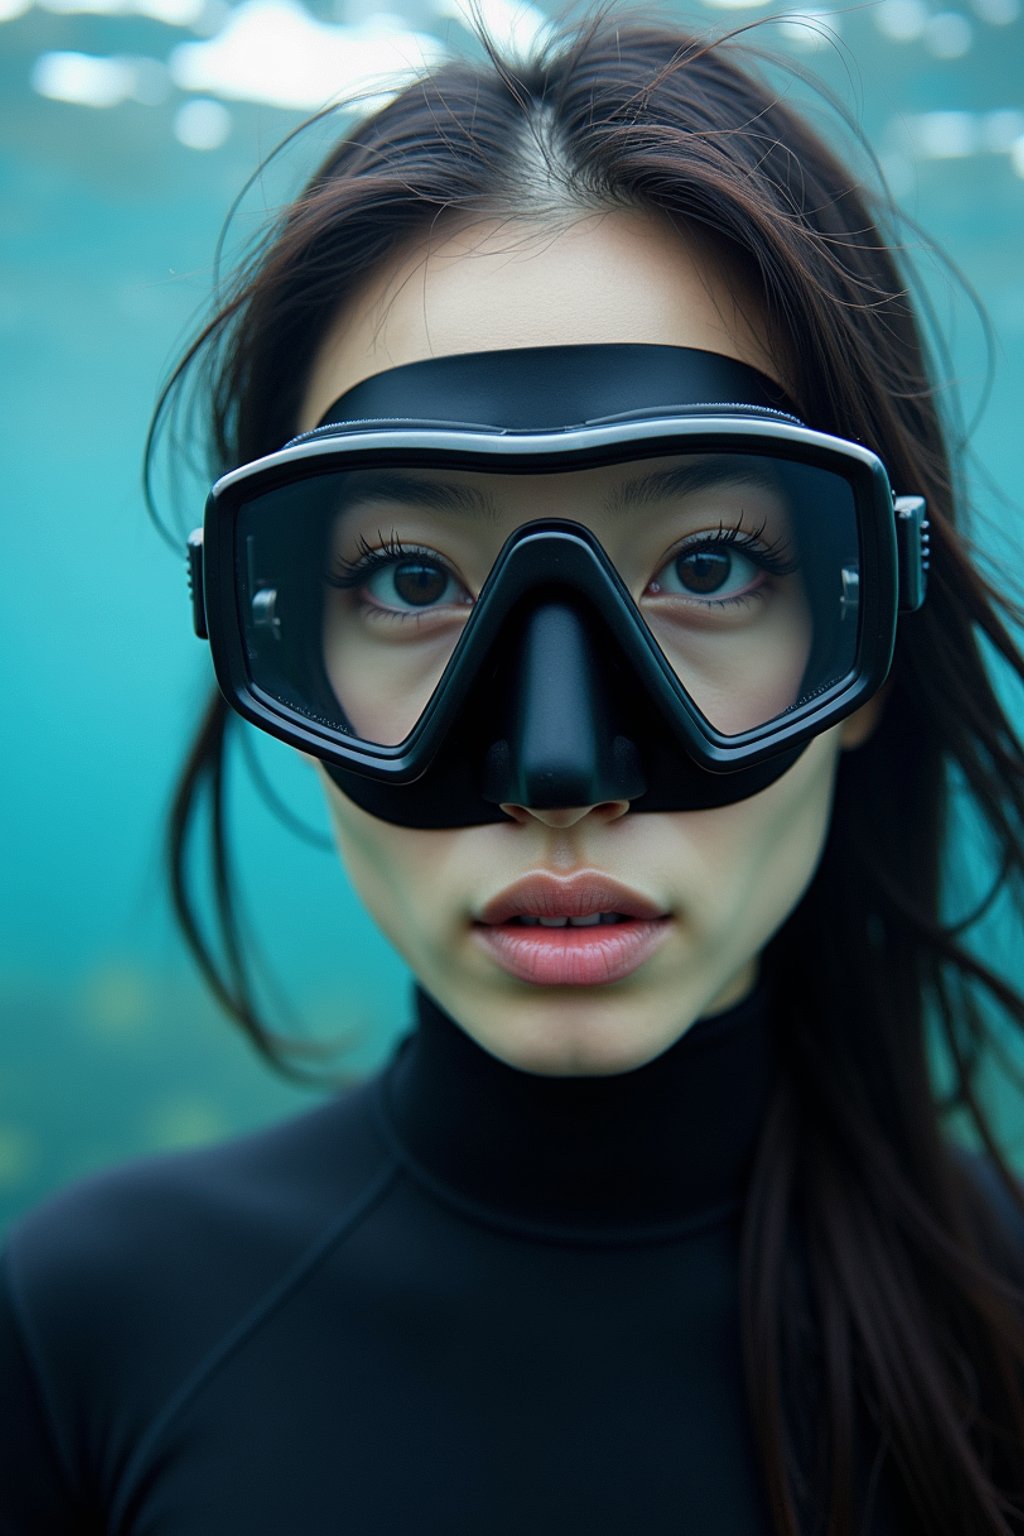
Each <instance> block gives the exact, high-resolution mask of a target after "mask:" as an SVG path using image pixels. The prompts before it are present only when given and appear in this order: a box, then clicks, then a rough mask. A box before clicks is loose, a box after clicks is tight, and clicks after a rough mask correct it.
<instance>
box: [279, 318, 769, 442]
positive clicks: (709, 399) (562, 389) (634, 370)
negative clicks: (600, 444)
mask: <svg viewBox="0 0 1024 1536" xmlns="http://www.w3.org/2000/svg"><path fill="white" fill-rule="evenodd" d="M482 358H488V359H492V360H493V367H491V368H490V369H489V370H488V372H487V376H486V380H483V379H482V378H481V373H480V362H481V359H482ZM612 359H613V360H614V366H611V361H610V360H612ZM428 400H429V402H430V409H431V412H432V413H436V418H435V419H436V420H438V421H443V422H445V423H446V424H448V425H451V424H453V423H456V422H464V423H466V424H472V425H477V426H489V427H502V428H504V429H505V430H507V431H510V432H524V431H531V430H536V429H538V428H540V429H545V430H550V429H551V428H559V427H571V426H582V425H583V423H584V422H588V421H615V420H623V419H626V418H628V417H629V416H630V415H637V414H645V415H646V414H649V412H650V408H651V407H661V408H662V409H668V408H671V409H673V410H686V409H687V408H688V407H691V406H694V405H702V406H710V405H715V406H723V405H735V404H737V403H742V404H743V405H747V406H751V405H753V406H755V407H758V408H760V409H762V410H769V411H774V412H782V413H783V414H785V415H788V416H792V417H793V418H794V420H799V415H800V413H799V412H798V410H797V408H796V406H795V405H794V404H793V402H792V400H790V398H789V396H788V395H787V394H786V392H785V390H783V389H781V388H780V386H779V385H778V384H776V383H774V382H773V380H771V379H769V378H768V376H767V375H766V374H764V373H761V372H760V370H759V369H757V368H752V367H751V366H750V365H749V363H741V362H738V361H737V360H736V359H735V358H732V357H725V356H724V355H722V354H721V353H718V352H704V351H700V350H698V349H697V348H695V347H653V346H649V345H646V344H645V345H635V346H631V345H629V344H628V343H622V342H615V343H608V342H599V343H595V344H593V345H585V346H578V347H517V348H515V349H514V351H513V352H508V351H495V352H490V353H458V354H456V355H454V356H452V357H431V358H425V359H423V360H422V361H421V362H418V363H406V364H404V365H403V366H402V367H400V368H389V369H387V370H386V371H385V372H382V373H375V374H372V375H371V376H370V378H368V379H363V380H362V381H361V383H359V384H354V385H353V386H352V388H351V389H349V390H346V392H345V393H344V394H343V395H341V396H340V397H339V398H338V399H337V400H335V401H334V403H333V405H331V406H329V407H328V409H327V410H326V411H325V412H324V414H323V416H322V417H321V418H320V421H319V423H318V428H317V430H319V429H320V428H323V427H325V426H327V425H328V424H332V423H346V424H351V423H353V422H357V421H359V422H369V421H389V422H390V421H396V420H401V418H402V417H407V418H409V419H410V420H418V421H422V420H423V419H424V403H425V401H428ZM567 400H568V401H571V402H572V404H571V407H570V408H569V409H568V410H567V405H566V402H567ZM624 401H633V402H642V405H643V411H642V412H641V411H639V410H638V408H637V404H636V403H634V404H633V405H632V406H630V407H628V408H627V409H626V410H625V411H623V402H624ZM305 435H309V434H305ZM302 440H303V439H302V438H301V437H300V438H297V439H295V441H297V442H302Z"/></svg>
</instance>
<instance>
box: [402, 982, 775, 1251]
mask: <svg viewBox="0 0 1024 1536" xmlns="http://www.w3.org/2000/svg"><path fill="white" fill-rule="evenodd" d="M418 1012H419V1027H418V1029H417V1030H416V1031H415V1033H414V1034H413V1035H412V1036H411V1037H410V1038H409V1040H408V1041H407V1042H406V1044H405V1046H404V1049H403V1050H402V1051H401V1052H400V1053H399V1056H398V1058H397V1060H396V1062H395V1064H394V1066H393V1068H392V1070H391V1072H390V1074H389V1078H388V1082H387V1084H386V1102H387V1104H388V1106H389V1113H388V1118H389V1120H390V1123H391V1128H392V1132H393V1134H394V1135H395V1136H396V1137H397V1138H398V1140H399V1141H400V1142H401V1144H402V1146H403V1149H404V1152H405V1155H406V1157H407V1158H408V1159H409V1161H410V1162H411V1163H412V1164H413V1165H414V1167H415V1170H416V1172H417V1174H418V1176H419V1177H420V1178H421V1179H423V1180H424V1181H426V1182H429V1183H430V1184H431V1185H432V1187H433V1188H434V1190H435V1192H436V1193H440V1194H441V1195H442V1196H443V1197H444V1198H446V1199H448V1200H450V1201H451V1202H452V1203H454V1204H457V1205H460V1206H462V1207H463V1208H470V1209H472V1210H474V1211H476V1212H477V1213H478V1214H480V1215H481V1216H482V1217H483V1219H486V1220H487V1221H488V1222H491V1223H498V1224H508V1225H510V1226H514V1227H517V1228H518V1229H520V1230H523V1229H526V1228H530V1229H536V1230H538V1231H547V1232H550V1234H551V1235H552V1236H557V1237H559V1238H563V1239H564V1238H566V1237H568V1236H572V1235H577V1236H580V1237H584V1238H586V1237H596V1238H598V1239H607V1240H615V1239H616V1238H619V1237H621V1238H622V1239H623V1240H625V1241H631V1242H635V1241H637V1240H638V1239H641V1240H642V1238H643V1237H644V1236H645V1235H648V1234H649V1235H650V1236H652V1237H657V1236H659V1235H664V1236H670V1235H676V1234H681V1233H683V1232H687V1231H691V1230H696V1229H697V1228H699V1227H702V1226H704V1225H709V1224H711V1223H713V1222H714V1221H716V1220H720V1219H725V1218H726V1216H727V1215H730V1214H732V1213H734V1212H735V1210H736V1209H737V1208H738V1205H739V1203H740V1201H741V1198H742V1195H743V1193H744V1190H745V1187H746V1182H747V1179H748V1177H749V1171H750V1166H751V1161H752V1158H753V1153H754V1147H755V1143H756V1140H757V1136H758V1133H759V1130H760V1127H761V1124H762V1121H763V1118H764V1114H765V1111H766V1109H767V1106H768V1102H769V1100H770V1097H771V1093H772V1088H773V1084H774V1082H775V1079H776V1073H777V1052H776V1046H775V1038H774V1034H773V1028H772V1021H771V1016H770V1010H769V1008H768V1005H767V1000H766V998H765V995H764V992H763V991H761V990H757V991H755V992H754V993H753V994H752V995H751V996H750V997H749V998H747V999H746V1000H745V1001H744V1002H742V1003H740V1004H738V1005H737V1006H735V1007H734V1008H732V1009H730V1010H729V1011H728V1012H726V1013H723V1014H719V1015H718V1016H717V1017H713V1018H709V1019H703V1020H700V1021H698V1022H697V1024H695V1025H694V1026H693V1027H692V1028H691V1029H690V1030H688V1031H687V1033H686V1034H685V1035H684V1036H683V1037H682V1038H681V1039H680V1040H678V1041H677V1042H676V1043H675V1044H674V1045H673V1046H671V1047H670V1048H669V1049H668V1050H667V1051H665V1052H664V1053H663V1054H662V1055H661V1056H659V1057H658V1058H656V1059H655V1060H654V1061H652V1062H650V1063H648V1064H647V1065H645V1066H643V1067H640V1068H638V1069H636V1070H635V1071H632V1072H627V1073H622V1074H615V1075H612V1076H606V1077H568V1078H566V1077H561V1078H558V1077H545V1076H540V1075H538V1074H535V1073H529V1072H523V1071H520V1070H517V1069H516V1068H513V1067H510V1066H508V1065H506V1064H505V1063H504V1062H502V1061H499V1060H497V1059H496V1058H495V1057H493V1056H491V1055H490V1054H489V1053H488V1052H487V1051H485V1050H484V1049H483V1048H482V1047H481V1046H479V1045H477V1044H476V1043H475V1042H474V1041H473V1040H472V1039H471V1038H470V1037H469V1036H468V1035H467V1034H466V1033H465V1031H464V1030H462V1029H461V1028H460V1027H459V1025H457V1024H456V1023H454V1022H453V1021H452V1020H451V1019H450V1018H449V1017H448V1016H447V1014H445V1013H444V1012H442V1010H441V1009H440V1008H439V1007H438V1006H437V1005H436V1004H435V1003H434V1002H433V1001H432V1000H431V999H430V998H429V997H427V996H426V995H425V994H423V993H420V994H419V995H418Z"/></svg>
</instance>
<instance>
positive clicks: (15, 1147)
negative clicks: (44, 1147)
mask: <svg viewBox="0 0 1024 1536" xmlns="http://www.w3.org/2000/svg"><path fill="white" fill-rule="evenodd" d="M38 1158H39V1146H38V1143H37V1141H36V1138H35V1137H34V1136H33V1135H32V1133H31V1131H27V1130H25V1129H24V1128H23V1127H22V1126H20V1125H7V1124H4V1123H3V1122H0V1189H16V1188H17V1187H18V1185H19V1184H23V1183H24V1181H25V1180H26V1179H27V1178H28V1176H29V1174H30V1173H31V1172H32V1171H33V1169H34V1168H35V1165H36V1162H37V1161H38Z"/></svg>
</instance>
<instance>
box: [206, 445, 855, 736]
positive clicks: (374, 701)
mask: <svg viewBox="0 0 1024 1536" xmlns="http://www.w3.org/2000/svg"><path fill="white" fill-rule="evenodd" d="M542 518H544V519H547V518H550V519H559V520H562V521H566V522H570V523H578V524H582V525H584V526H585V527H587V528H589V529H590V530H591V531H592V532H593V533H594V534H595V535H596V537H597V539H598V541H599V542H600V544H601V546H602V548H603V549H604V551H605V552H606V553H607V555H608V557H609V559H610V561H611V562H612V564H613V566H614V567H615V570H616V571H617V573H618V576H619V578H620V579H621V581H622V583H623V584H624V586H625V587H626V589H627V590H628V592H629V594H630V596H631V597H632V599H633V601H634V603H635V605H636V611H638V612H639V614H640V616H641V619H642V621H643V623H644V624H645V625H646V627H647V629H648V631H649V634H650V636H651V637H652V638H653V640H654V641H655V643H656V645H657V647H658V649H659V650H660V652H661V654H662V656H663V658H664V660H665V662H667V664H668V666H669V668H670V669H671V671H672V672H673V673H674V674H675V676H676V677H677V678H678V680H679V682H680V684H681V685H682V687H683V689H685V691H686V693H687V694H688V695H689V697H690V699H691V701H692V702H693V704H695V705H696V707H697V708H698V710H699V711H700V712H701V714H702V715H703V716H704V718H705V720H706V721H707V723H708V724H709V725H710V726H711V727H712V728H713V730H714V731H716V732H718V733H719V734H720V735H723V736H727V737H733V736H740V735H743V734H745V733H747V732H750V731H754V730H757V729H759V728H762V727H764V726H766V725H769V724H771V723H772V722H773V721H775V720H778V719H779V718H780V717H782V716H785V715H788V714H791V713H792V712H794V711H796V710H798V709H799V708H800V707H801V706H803V705H805V704H807V703H809V702H810V701H811V700H814V699H817V698H820V697H821V696H822V695H823V694H826V693H827V692H829V691H830V690H831V689H832V688H833V687H835V686H838V685H839V684H841V683H843V682H844V681H845V680H846V678H847V677H848V676H849V674H850V671H851V669H852V668H853V665H854V662H855V659H856V655H857V639H858V629H859V573H860V549H859V543H858V527H857V513H856V505H855V501H854V496H853V491H852V488H851V486H850V484H849V482H848V481H847V480H846V478H845V477H844V476H843V475H841V474H839V473H836V472H834V471H833V470H830V469H825V468H821V467H819V466H817V465H812V464H808V463H804V462H797V461H792V460H788V459H783V458H780V457H776V456H773V455H767V454H764V455H761V454H750V453H733V452H730V453H728V454H724V453H693V454H689V455H671V456H659V457H658V458H648V459H632V460H628V461H626V460H618V461H616V462H615V463H609V464H602V465H599V466H595V467H591V468H587V469H582V470H570V471H561V472H557V471H556V472H548V473H537V472H535V471H534V470H532V469H531V471H530V472H529V473H527V474H511V473H509V472H508V471H507V469H504V468H503V469H502V471H501V472H497V473H490V472H487V471H483V470H479V469H475V468H474V469H473V470H465V469H456V468H452V469H448V468H445V467H439V465H438V464H437V463H436V462H435V463H433V464H432V465H430V466H429V467H428V466H424V467H422V468H417V467H415V466H413V467H410V466H408V465H403V466H401V467H400V468H398V467H394V466H387V465H382V466H380V467H379V468H360V469H356V470H352V471H348V472H340V471H332V472H329V473H323V474H317V475H312V476H307V477H305V478H303V479H301V480H296V481H293V482H291V483H287V484H282V485H280V486H278V487H277V488H275V489H273V490H270V491H268V492H266V493H265V494H263V495H261V496H259V497H255V498H253V499H252V500H250V501H247V502H245V503H244V504H243V505H242V507H241V508H240V511H239V516H238V522H237V534H236V545H235V550H236V572H235V578H236V580H235V586H236V593H237V598H238V603H239V610H240V619H241V624H242V628H243V632H244V641H245V648H246V655H247V658H248V665H249V669H250V678H251V682H252V684H253V686H254V687H255V688H257V689H258V690H259V691H260V692H262V693H263V694H265V695H266V696H268V697H269V698H270V699H271V700H272V701H275V702H276V703H278V704H282V705H284V706H285V707H286V708H288V709H289V710H292V711H294V712H296V713H298V714H299V715H302V716H304V717H306V718H307V719H310V720H312V721H313V722H315V723H317V724H319V725H321V726H326V727H328V728H329V729H331V730H333V731H336V732H339V733H341V734H344V735H348V736H350V737H355V738H358V739H360V740H362V741H364V742H366V743H368V744H372V745H375V746H396V745H398V744H399V743H400V742H402V741H404V740H405V738H406V737H407V736H408V735H409V734H410V732H411V731H412V730H413V728H414V727H415V725H416V723H417V721H418V720H419V719H420V717H421V715H422V714H423V711H424V709H425V708H426V705H427V703H428V702H429V700H430V698H431V696H432V694H433V693H434V691H435V689H436V688H437V685H438V683H439V682H440V680H441V677H442V675H443V673H444V671H445V668H446V667H447V665H448V663H449V661H450V660H451V657H452V654H453V652H454V650H455V647H456V645H457V644H458V641H459V639H460V637H461V636H462V634H463V631H464V630H465V626H466V624H467V622H468V620H469V617H470V615H471V614H472V612H473V608H474V604H475V603H476V601H477V600H478V597H479V594H480V591H481V588H482V587H483V585H484V583H485V581H486V579H487V577H488V575H489V573H490V571H491V570H492V568H493V566H494V564H495V561H496V560H497V558H498V555H499V553H500V551H501V549H502V547H503V545H504V544H505V542H506V540H507V539H508V538H509V536H510V535H511V534H512V533H514V532H515V530H516V529H517V528H519V527H521V525H522V524H523V523H526V522H531V521H534V520H536V519H542ZM555 574H556V573H554V572H553V573H552V576H553V577H554V576H555ZM613 596H614V594H613V592H612V591H611V589H609V599H610V605H611V606H614V603H613ZM602 609H604V611H605V612H607V611H609V605H604V604H593V605H592V614H593V622H594V623H595V625H597V626H598V627H599V628H602V627H603V626H602V622H601V620H602ZM627 611H628V605H627ZM516 632H517V630H516V626H514V625H509V627H508V633H509V634H510V635H511V634H514V633H516ZM552 664H553V665H557V658H552Z"/></svg>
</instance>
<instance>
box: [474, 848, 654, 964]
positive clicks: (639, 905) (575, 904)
mask: <svg viewBox="0 0 1024 1536" xmlns="http://www.w3.org/2000/svg"><path fill="white" fill-rule="evenodd" d="M567 919H577V920H581V919H582V920H583V925H582V926H573V925H571V923H570V922H568V921H566V920H567ZM587 920H589V921H587ZM562 924H564V926H562ZM547 925H552V926H547ZM670 926H671V918H670V917H669V915H668V914H666V913H665V912H664V911H663V910H662V909H661V908H660V907H658V906H657V905H656V904H655V903H654V902H652V901H650V900H648V898H647V897H645V896H641V895H640V894H639V893H638V892H636V891H633V890H631V889H630V888H629V886H626V885H622V884H620V883H619V882H618V881H617V880H611V879H608V878H607V877H606V876H604V875H599V874H594V873H581V874H578V875H573V876H570V877H568V878H562V877H559V876H557V875H549V874H545V873H542V872H539V871H538V872H536V873H534V874H532V875H527V876H526V877H525V878H524V879H522V880H517V881H516V882H515V884H513V885H511V886H509V887H508V889H507V890H504V891H502V892H501V893H500V894H499V895H497V896H495V897H494V898H493V900H491V901H489V902H488V903H487V905H486V906H485V907H484V909H483V911H482V912H481V914H480V917H479V919H478V921H477V923H476V924H475V926H474V929H473V933H474V937H475V938H476V940H477V942H478V943H480V944H481V945H482V946H483V947H484V948H485V949H486V950H487V952H488V954H489V955H490V956H491V958H492V959H493V960H495V961H496V962H497V964H498V965H500V966H501V968H502V970H505V971H508V972H509V974H510V975H512V976H516V977H518V978H519V979H520V980H521V981H530V982H533V983H534V985H537V986H548V987H557V986H575V987H586V986H601V985H605V984H607V983H608V982H612V981H621V980H622V979H623V977H625V976H629V975H630V974H631V973H632V972H633V971H635V970H637V969H638V967H639V966H641V965H643V963H644V961H645V960H647V959H649V958H650V956H651V955H652V954H653V953H654V951H655V950H656V949H657V948H658V947H659V945H660V944H661V943H662V941H663V940H664V939H665V938H666V937H667V935H668V931H669V928H670Z"/></svg>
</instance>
